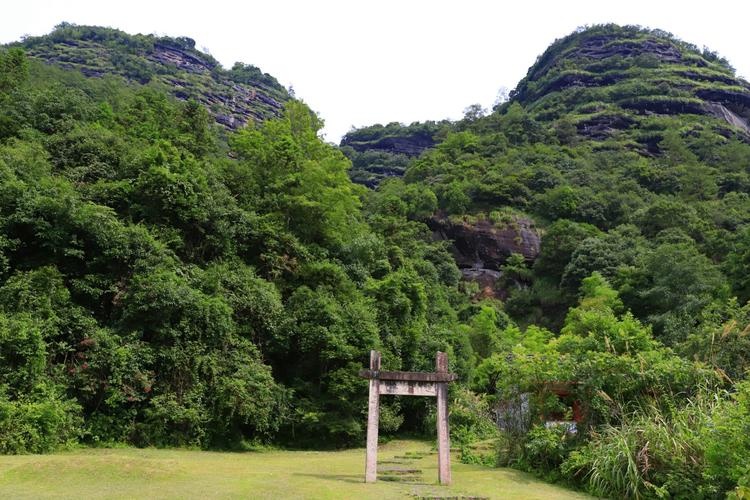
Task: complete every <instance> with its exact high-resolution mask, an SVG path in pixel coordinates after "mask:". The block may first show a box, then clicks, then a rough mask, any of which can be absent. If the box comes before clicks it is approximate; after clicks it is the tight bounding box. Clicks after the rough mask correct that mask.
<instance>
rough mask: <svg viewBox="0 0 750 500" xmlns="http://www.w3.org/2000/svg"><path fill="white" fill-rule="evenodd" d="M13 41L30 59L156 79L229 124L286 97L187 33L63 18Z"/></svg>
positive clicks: (266, 114) (260, 116)
mask: <svg viewBox="0 0 750 500" xmlns="http://www.w3.org/2000/svg"><path fill="white" fill-rule="evenodd" d="M13 45H15V46H20V47H22V48H24V49H25V51H26V53H27V55H28V56H30V57H32V58H34V59H39V60H41V61H43V62H45V63H48V64H52V65H55V66H59V67H62V68H66V69H75V70H79V71H81V72H82V73H83V74H85V75H86V76H92V77H101V76H106V75H119V76H122V77H125V78H126V79H128V80H131V81H135V82H138V83H142V84H146V83H151V84H155V85H161V86H163V87H164V89H165V90H166V91H167V92H169V93H170V94H172V95H173V96H175V97H177V98H178V99H182V100H189V99H194V100H196V101H198V102H200V103H201V104H203V105H204V106H205V107H206V108H207V109H208V111H209V112H210V113H211V115H212V116H213V117H214V118H215V120H216V121H217V122H218V123H220V124H221V125H223V126H224V127H226V128H229V129H237V128H239V127H241V126H242V125H244V124H246V123H247V122H248V121H250V120H255V121H260V120H264V119H267V118H270V117H273V116H278V115H279V114H280V112H281V108H282V107H283V104H284V103H285V102H286V101H288V100H289V98H290V96H289V93H288V92H287V90H286V89H285V88H284V87H283V86H282V85H281V84H279V82H278V81H277V80H276V78H274V77H273V76H271V75H269V74H267V73H263V72H262V71H261V70H260V69H258V68H257V67H255V66H252V65H249V64H243V63H240V62H238V63H235V64H234V66H232V68H231V69H229V70H226V69H224V68H222V67H221V65H220V64H219V62H218V61H217V60H216V59H214V58H213V57H212V56H211V55H209V54H207V53H205V52H201V51H199V50H197V49H196V48H195V40H193V39H192V38H188V37H174V38H173V37H166V36H164V37H159V36H155V35H140V34H139V35H129V34H127V33H125V32H123V31H120V30H117V29H112V28H103V27H98V26H78V25H74V24H70V23H62V24H60V25H58V26H57V27H56V28H55V30H54V31H52V32H51V33H50V34H48V35H44V36H39V37H29V38H26V39H24V40H23V41H22V42H18V43H16V44H13Z"/></svg>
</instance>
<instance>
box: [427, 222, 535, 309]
mask: <svg viewBox="0 0 750 500" xmlns="http://www.w3.org/2000/svg"><path fill="white" fill-rule="evenodd" d="M427 225H428V226H429V227H430V229H432V231H433V235H434V237H435V238H436V239H440V240H447V241H450V242H451V252H452V253H453V257H454V259H455V260H456V264H457V265H458V267H459V269H460V270H461V274H462V275H463V277H464V279H466V280H469V281H474V282H476V283H477V284H478V285H479V287H480V290H481V294H482V295H483V296H495V297H503V296H504V291H503V290H500V289H498V287H497V284H498V281H499V280H500V278H501V277H502V271H501V267H502V266H503V264H505V262H506V261H507V259H508V257H510V256H511V254H514V253H517V254H521V255H523V257H524V258H525V259H526V261H527V262H528V263H529V264H531V263H532V262H533V261H534V260H535V259H536V258H537V256H538V255H539V249H540V244H541V234H540V232H539V230H538V229H537V228H536V226H535V224H534V221H533V220H531V219H530V218H527V217H515V218H513V220H511V221H510V222H502V223H497V222H493V221H491V220H489V219H486V218H480V219H477V220H474V221H466V220H455V219H451V218H446V217H440V216H434V217H432V218H430V219H429V220H428V221H427Z"/></svg>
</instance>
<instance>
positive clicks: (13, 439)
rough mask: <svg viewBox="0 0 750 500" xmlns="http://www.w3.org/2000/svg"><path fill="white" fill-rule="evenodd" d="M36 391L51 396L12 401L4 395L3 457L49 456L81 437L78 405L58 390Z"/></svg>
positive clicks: (0, 420) (0, 415)
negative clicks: (60, 394) (37, 454)
mask: <svg viewBox="0 0 750 500" xmlns="http://www.w3.org/2000/svg"><path fill="white" fill-rule="evenodd" d="M36 389H37V391H39V390H40V389H41V390H42V391H43V392H50V394H44V395H43V396H42V397H38V399H29V400H20V401H11V400H9V399H8V398H7V397H6V395H5V394H3V393H0V453H47V452H51V451H54V450H55V449H57V448H59V447H60V446H61V445H64V444H66V443H68V442H69V441H73V440H75V439H76V438H77V437H78V435H79V434H80V424H81V419H80V417H79V413H80V410H81V408H80V407H79V406H78V404H77V403H75V402H74V401H72V400H67V399H63V398H62V397H60V396H59V395H57V394H55V392H56V391H54V390H49V389H48V388H44V387H42V388H36ZM40 396H41V395H40Z"/></svg>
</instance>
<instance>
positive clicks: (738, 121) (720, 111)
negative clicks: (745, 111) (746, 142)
mask: <svg viewBox="0 0 750 500" xmlns="http://www.w3.org/2000/svg"><path fill="white" fill-rule="evenodd" d="M703 108H704V109H705V110H706V113H708V114H710V115H712V116H715V117H716V118H721V119H722V120H725V121H726V122H727V123H728V124H730V125H732V126H733V127H737V128H738V129H740V130H742V131H743V132H745V134H748V135H750V126H749V125H748V123H747V120H744V119H743V118H740V117H739V116H737V115H736V114H734V113H733V112H731V111H730V110H729V109H727V108H726V107H725V106H724V105H723V104H719V103H718V102H707V103H705V104H704V105H703Z"/></svg>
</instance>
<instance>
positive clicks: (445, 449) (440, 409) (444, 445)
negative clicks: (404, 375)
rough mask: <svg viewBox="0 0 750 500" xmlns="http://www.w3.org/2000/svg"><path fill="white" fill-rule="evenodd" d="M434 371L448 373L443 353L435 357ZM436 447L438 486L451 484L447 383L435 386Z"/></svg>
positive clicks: (439, 383) (446, 358)
mask: <svg viewBox="0 0 750 500" xmlns="http://www.w3.org/2000/svg"><path fill="white" fill-rule="evenodd" d="M435 371H436V372H437V373H448V357H447V356H446V355H445V353H444V352H438V353H437V355H436V356H435ZM437 445H438V480H439V481H440V484H451V442H450V436H449V434H448V383H447V382H438V384H437Z"/></svg>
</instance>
